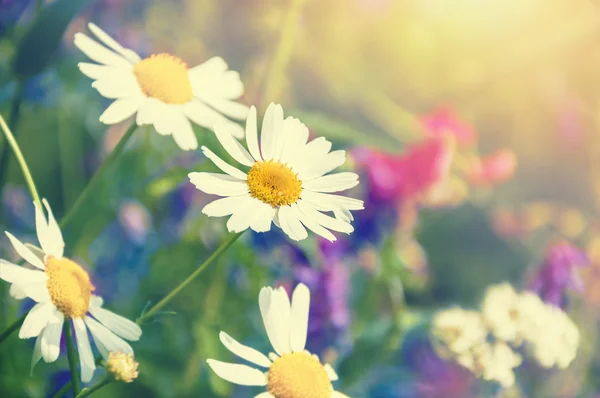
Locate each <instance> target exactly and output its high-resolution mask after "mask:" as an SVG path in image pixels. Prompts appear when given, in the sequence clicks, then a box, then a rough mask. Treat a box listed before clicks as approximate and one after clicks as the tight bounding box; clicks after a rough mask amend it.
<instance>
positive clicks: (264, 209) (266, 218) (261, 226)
mask: <svg viewBox="0 0 600 398" xmlns="http://www.w3.org/2000/svg"><path fill="white" fill-rule="evenodd" d="M252 200H253V201H254V204H253V205H252V209H251V211H252V212H253V213H254V215H255V217H254V220H253V221H251V222H250V228H252V230H253V231H254V232H267V231H270V230H271V222H272V221H273V217H274V216H275V212H276V211H277V209H275V208H274V207H273V206H271V205H270V204H267V203H263V202H261V201H260V200H258V199H255V198H252Z"/></svg>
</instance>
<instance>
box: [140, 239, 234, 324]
mask: <svg viewBox="0 0 600 398" xmlns="http://www.w3.org/2000/svg"><path fill="white" fill-rule="evenodd" d="M243 233H244V231H242V232H238V233H235V234H232V235H230V237H229V239H226V240H225V241H223V243H221V246H219V248H218V249H217V250H215V251H214V252H213V254H211V255H210V257H209V258H207V259H206V261H204V263H202V265H200V266H199V267H198V268H197V269H196V270H195V271H194V272H193V273H192V274H191V275H190V276H188V277H187V278H186V279H185V280H184V281H183V282H181V283H180V284H179V285H178V286H177V287H176V288H175V289H173V290H171V292H170V293H169V294H167V295H166V296H165V297H164V298H163V299H162V300H160V301H159V302H158V303H156V304H155V305H154V307H152V308H150V309H149V310H148V311H147V312H145V313H143V314H142V316H140V317H139V318H138V320H137V321H136V322H137V323H138V324H141V323H142V322H144V321H145V320H146V319H148V318H150V317H151V316H153V315H155V314H156V313H157V312H158V311H160V310H161V309H162V308H163V307H164V306H165V305H167V304H168V303H169V301H171V300H172V299H173V298H174V297H175V296H176V295H177V294H179V292H181V291H182V290H183V289H184V288H185V287H186V286H187V285H189V284H190V283H191V282H192V281H193V280H194V279H196V277H197V276H198V275H200V274H201V273H202V271H204V270H205V269H206V268H207V267H208V266H209V265H210V264H212V263H213V262H214V261H215V260H216V259H217V258H218V257H219V256H220V255H221V254H222V253H223V252H224V251H225V250H227V249H228V248H229V246H231V245H232V244H233V242H235V241H236V240H238V238H239V237H240V236H242V234H243Z"/></svg>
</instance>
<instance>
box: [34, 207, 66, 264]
mask: <svg viewBox="0 0 600 398" xmlns="http://www.w3.org/2000/svg"><path fill="white" fill-rule="evenodd" d="M42 203H43V204H44V207H45V208H46V212H47V213H48V223H47V224H46V233H47V236H46V237H45V240H46V247H44V245H42V241H41V239H40V237H39V235H38V240H39V241H40V245H42V248H43V249H44V252H45V253H46V254H48V255H51V256H54V257H56V258H59V259H60V258H62V256H63V253H64V249H65V241H64V240H63V236H62V233H61V232H60V227H59V226H58V223H57V222H56V218H54V213H52V209H51V208H50V204H48V201H47V200H46V199H42ZM34 207H37V206H35V204H34ZM42 217H43V219H44V221H45V220H46V219H45V217H44V215H43V214H42ZM36 223H37V215H36Z"/></svg>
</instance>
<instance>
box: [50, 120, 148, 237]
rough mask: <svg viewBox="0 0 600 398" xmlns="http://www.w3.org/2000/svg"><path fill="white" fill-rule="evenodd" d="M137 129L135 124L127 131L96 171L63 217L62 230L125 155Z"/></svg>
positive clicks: (61, 221)
mask: <svg viewBox="0 0 600 398" xmlns="http://www.w3.org/2000/svg"><path fill="white" fill-rule="evenodd" d="M136 129H137V125H136V124H135V122H134V123H133V124H132V125H131V127H129V129H127V131H126V132H125V134H124V135H123V137H121V140H120V141H119V143H118V144H117V146H116V147H115V149H113V151H112V152H111V153H110V155H108V156H107V157H106V159H105V160H104V162H103V163H102V165H100V168H99V169H98V170H97V171H96V174H94V176H93V177H92V179H91V181H90V183H89V184H88V185H87V186H86V187H85V188H84V189H83V192H82V193H81V194H80V195H79V197H78V198H77V200H76V201H75V204H73V206H71V209H70V210H69V212H68V213H67V214H66V215H65V216H64V217H63V219H62V220H60V223H59V225H60V227H61V228H64V227H65V226H66V225H67V224H69V223H70V222H71V221H72V220H73V217H75V216H76V215H77V212H78V211H79V210H80V209H81V207H82V206H83V205H84V203H85V202H86V201H87V199H88V198H89V196H90V194H91V193H92V192H93V191H94V190H95V189H96V187H97V186H98V184H99V183H100V182H101V181H102V177H104V175H105V174H106V172H107V171H108V170H109V169H110V166H112V164H113V163H114V162H115V160H116V159H117V158H118V157H119V155H121V153H123V149H125V145H126V144H127V142H128V141H129V139H130V138H131V136H132V135H133V133H134V132H135V130H136Z"/></svg>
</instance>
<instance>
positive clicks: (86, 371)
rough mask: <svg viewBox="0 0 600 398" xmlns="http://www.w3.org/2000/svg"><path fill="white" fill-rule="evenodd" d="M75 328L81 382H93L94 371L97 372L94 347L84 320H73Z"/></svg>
mask: <svg viewBox="0 0 600 398" xmlns="http://www.w3.org/2000/svg"><path fill="white" fill-rule="evenodd" d="M73 326H74V329H75V340H76V342H77V351H78V352H79V362H80V364H81V381H83V382H84V383H87V382H89V381H90V380H92V377H93V376H94V370H96V363H95V361H94V354H93V353H92V346H90V340H89V339H88V335H87V329H86V327H85V322H84V321H83V319H81V318H75V319H73Z"/></svg>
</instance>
